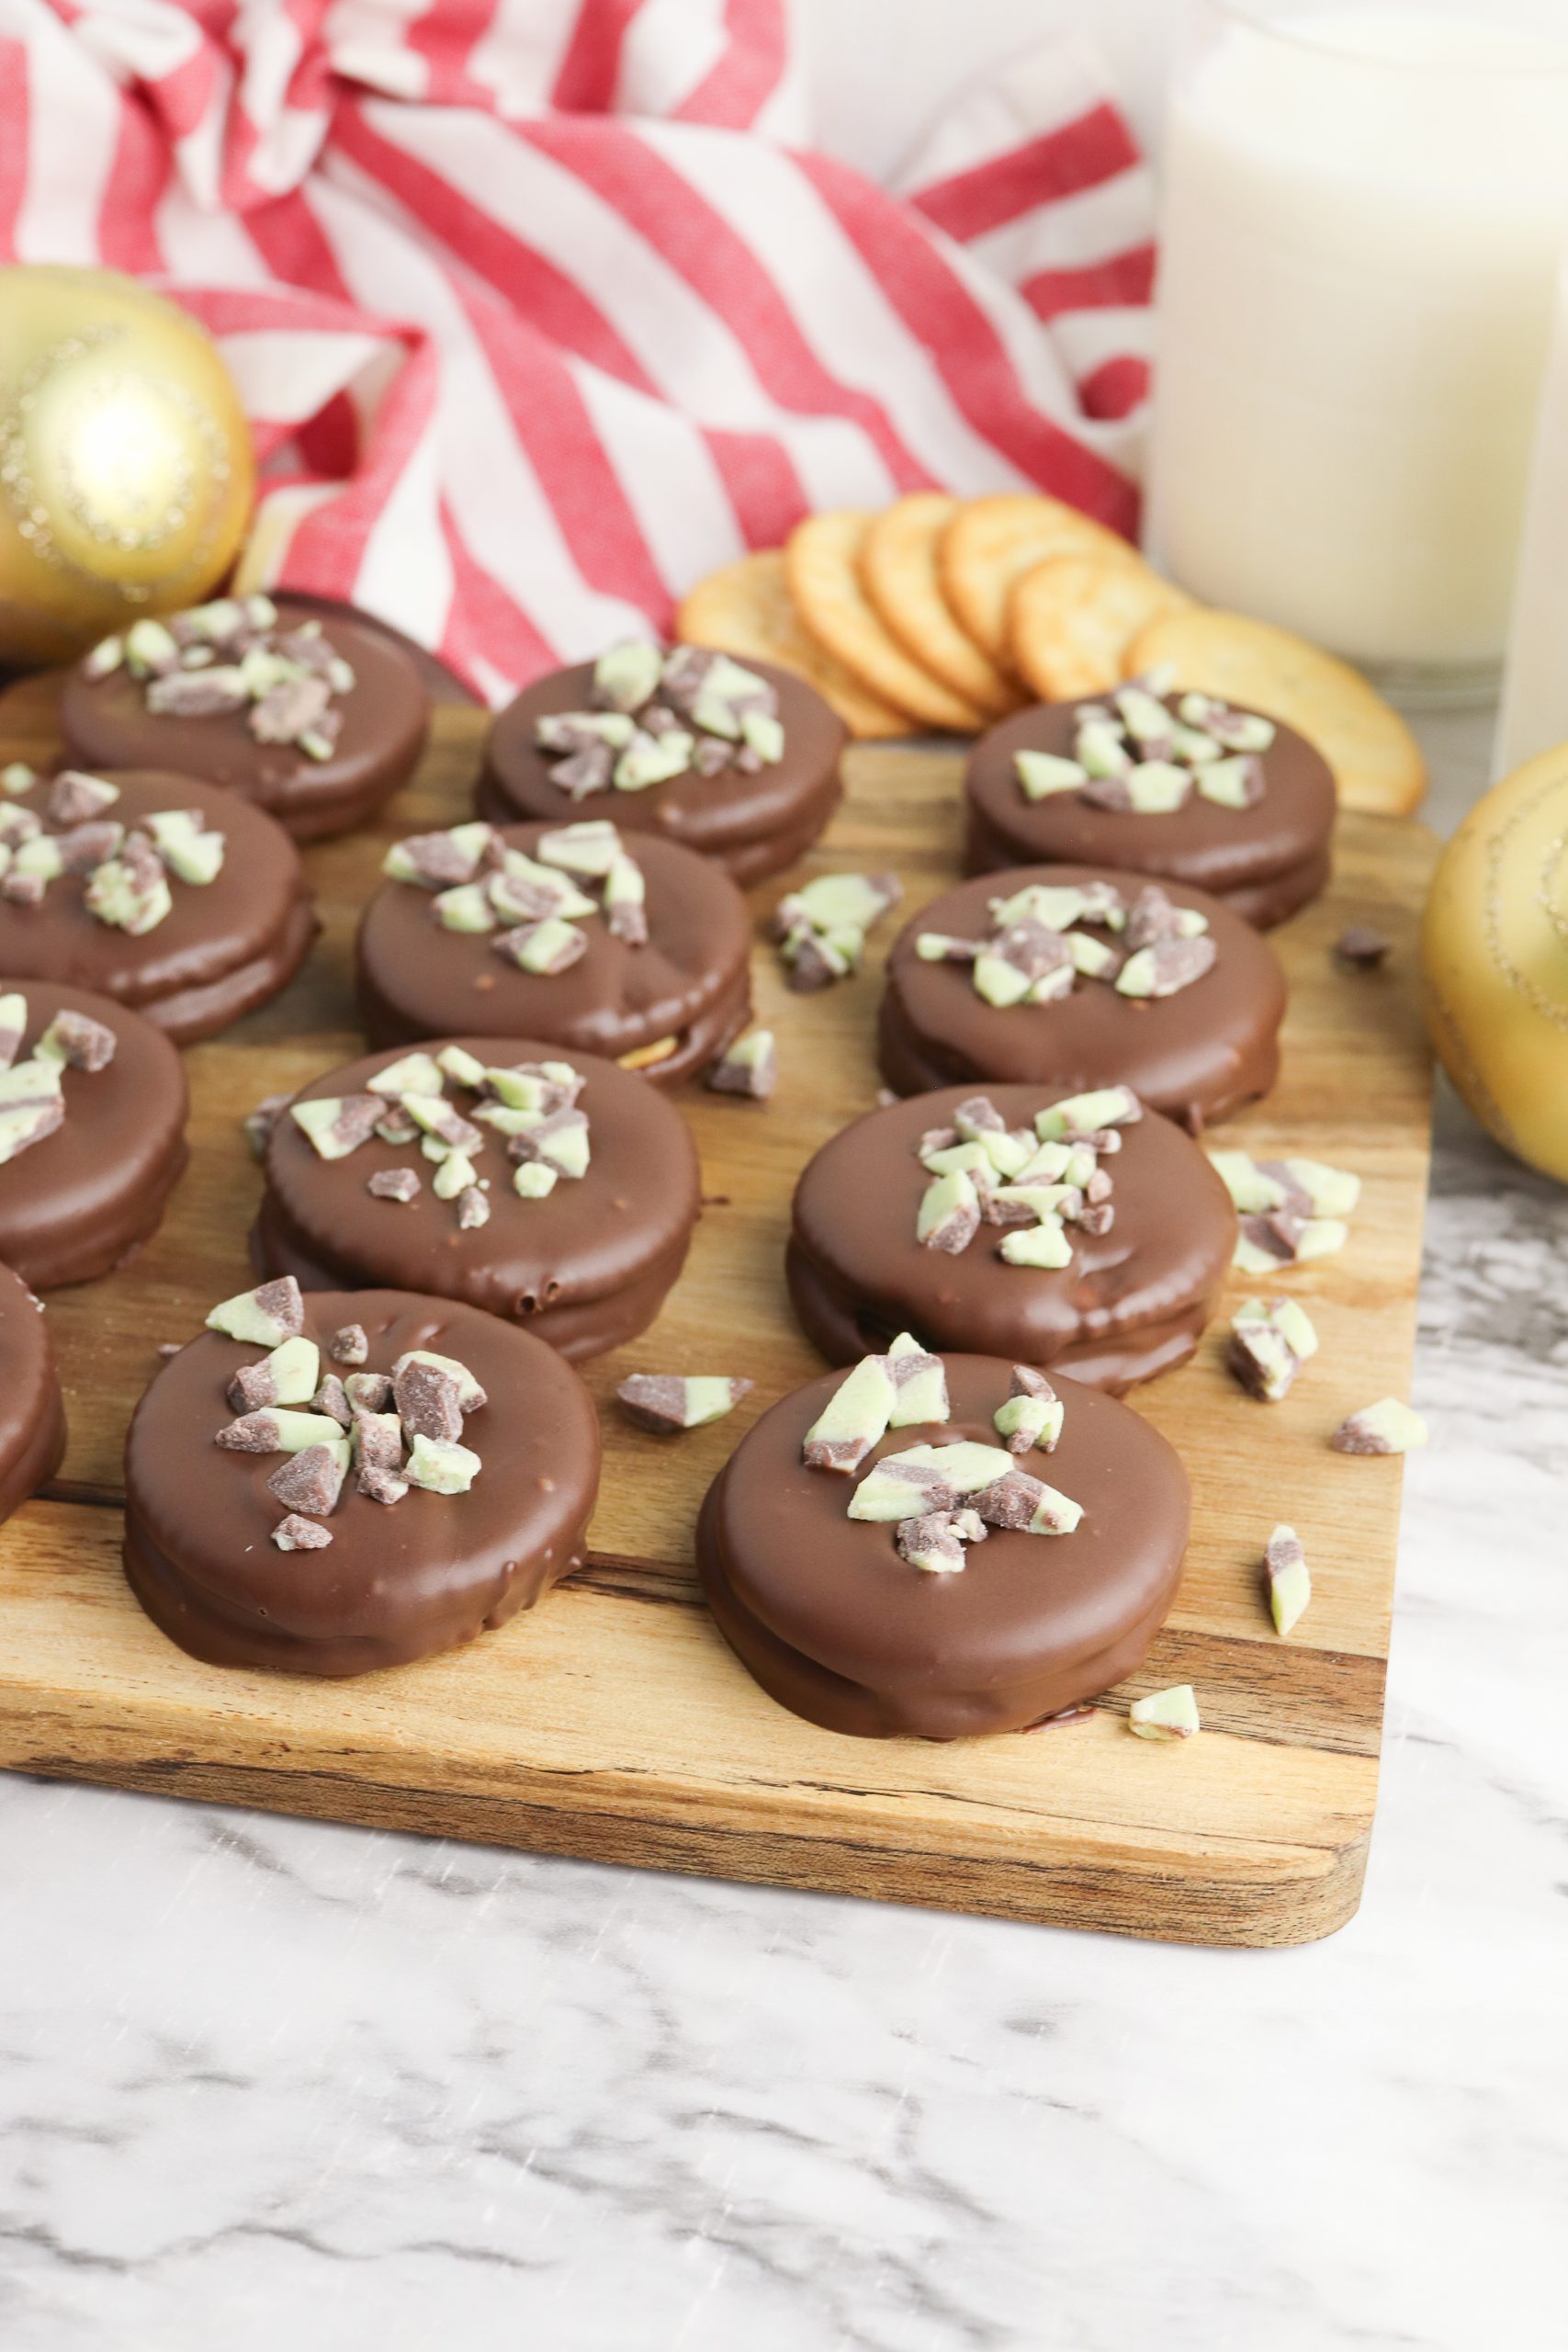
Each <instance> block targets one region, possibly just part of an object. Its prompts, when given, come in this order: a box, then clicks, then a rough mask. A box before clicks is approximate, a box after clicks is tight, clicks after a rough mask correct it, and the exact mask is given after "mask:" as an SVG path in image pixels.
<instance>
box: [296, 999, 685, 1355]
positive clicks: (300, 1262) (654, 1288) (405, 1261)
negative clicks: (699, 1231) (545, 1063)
mask: <svg viewBox="0 0 1568 2352" xmlns="http://www.w3.org/2000/svg"><path fill="white" fill-rule="evenodd" d="M441 1042H443V1043H447V1042H456V1043H457V1044H458V1045H460V1046H465V1047H466V1048H467V1049H468V1052H469V1053H472V1054H477V1055H478V1056H479V1057H480V1058H481V1059H482V1060H485V1061H493V1062H523V1061H541V1060H544V1059H546V1058H547V1057H549V1055H550V1052H551V1048H550V1047H549V1046H541V1045H539V1044H538V1043H536V1042H535V1041H532V1040H525V1039H522V1038H516V1037H509V1038H506V1039H504V1040H502V1039H497V1038H493V1037H472V1036H470V1037H460V1038H457V1040H455V1041H450V1040H443V1041H441ZM398 1058H399V1056H398V1055H396V1054H389V1053H381V1054H372V1055H370V1056H369V1057H367V1059H366V1060H364V1061H357V1062H350V1063H348V1064H347V1065H346V1066H345V1067H344V1068H343V1069H334V1070H329V1071H328V1072H327V1074H326V1075H325V1077H323V1078H318V1079H315V1080H312V1081H311V1083H310V1085H309V1086H306V1087H302V1088H301V1089H300V1092H299V1099H300V1100H302V1101H310V1100H311V1099H312V1098H314V1097H317V1096H321V1095H344V1094H358V1093H363V1092H364V1091H366V1088H367V1083H368V1081H369V1080H370V1079H372V1078H373V1077H374V1076H375V1075H376V1073H377V1072H378V1070H380V1069H385V1067H386V1066H387V1064H388V1063H389V1061H393V1060H396V1059H398ZM573 1058H574V1059H575V1061H576V1063H577V1066H578V1067H579V1068H580V1069H581V1070H582V1071H583V1072H584V1074H585V1076H586V1079H587V1084H586V1085H585V1086H584V1088H583V1090H582V1092H581V1095H580V1096H579V1097H578V1108H579V1110H581V1111H583V1112H585V1113H586V1114H587V1117H588V1123H589V1139H590V1145H591V1152H592V1156H591V1158H590V1160H589V1166H588V1173H587V1175H586V1176H583V1177H581V1178H578V1179H576V1180H573V1179H570V1178H568V1177H562V1178H561V1180H560V1181H559V1182H558V1184H557V1185H556V1188H555V1190H554V1192H553V1193H549V1194H547V1197H546V1198H545V1199H544V1200H542V1201H525V1200H520V1199H519V1198H518V1196H517V1193H515V1192H514V1191H513V1184H512V1175H513V1170H512V1163H511V1162H510V1161H509V1160H508V1159H507V1157H506V1143H505V1138H504V1137H503V1136H495V1135H494V1134H493V1131H492V1130H491V1129H489V1128H485V1129H484V1130H483V1132H484V1134H485V1135H486V1136H487V1138H489V1140H487V1142H486V1145H485V1148H484V1149H483V1150H482V1152H480V1153H479V1156H478V1158H477V1159H476V1161H475V1165H476V1167H477V1169H478V1171H479V1174H480V1175H481V1176H488V1177H489V1178H490V1180H491V1188H490V1193H489V1195H488V1197H489V1200H490V1206H491V1216H490V1222H489V1224H488V1225H483V1226H479V1227H477V1228H475V1229H474V1230H473V1231H471V1232H467V1233H465V1232H462V1231H460V1230H459V1229H458V1226H457V1209H456V1204H455V1203H453V1202H451V1201H440V1200H437V1199H436V1197H435V1195H434V1193H433V1192H432V1191H431V1189H430V1180H431V1178H432V1177H433V1176H434V1173H435V1170H434V1167H432V1165H431V1163H430V1162H429V1161H428V1160H426V1159H422V1158H421V1156H420V1151H419V1147H418V1145H417V1144H415V1145H405V1146H402V1147H400V1148H394V1147H393V1146H392V1145H390V1144H386V1143H383V1142H382V1141H381V1139H380V1137H379V1136H371V1138H370V1140H369V1142H368V1143H365V1144H361V1146H360V1148H359V1149H358V1150H357V1151H354V1152H350V1153H349V1155H348V1156H347V1158H346V1159H322V1158H321V1155H320V1153H319V1152H318V1151H317V1150H316V1149H315V1148H314V1146H313V1145H312V1144H311V1143H310V1140H309V1138H308V1137H307V1136H305V1135H304V1134H303V1133H302V1132H301V1131H300V1129H299V1126H298V1125H297V1124H296V1123H295V1121H294V1120H293V1119H291V1118H290V1117H288V1114H287V1113H285V1114H284V1116H283V1117H282V1118H280V1119H279V1120H278V1122H277V1125H276V1127H275V1128H274V1129H273V1134H272V1141H271V1143H270V1145H269V1146H268V1148H267V1156H266V1184H267V1189H266V1196H265V1199H264V1201H263V1203H262V1206H261V1213H260V1215H259V1216H258V1217H257V1219H256V1223H255V1227H254V1231H253V1233H252V1237H251V1249H252V1255H253V1257H254V1261H255V1263H256V1266H257V1268H258V1270H259V1271H260V1272H262V1273H264V1274H268V1275H270V1274H292V1275H293V1276H294V1278H295V1280H296V1281H297V1282H298V1283H299V1284H300V1286H301V1288H303V1289H307V1290H351V1289H352V1288H353V1287H354V1286H355V1283H367V1284H369V1285H371V1286H372V1287H374V1286H377V1285H378V1284H382V1283H396V1282H403V1283H409V1284H411V1285H413V1286H416V1287H417V1288H418V1289H420V1290H421V1291H425V1292H429V1293H432V1294H434V1295H436V1296H439V1297H443V1298H459V1299H463V1300H466V1301H467V1303H468V1305H469V1306H479V1307H483V1308H484V1309H486V1311H487V1312H488V1313H490V1314H491V1315H501V1316H505V1317H509V1318H511V1319H513V1320H514V1321H516V1322H519V1323H523V1324H525V1326H526V1327H527V1329H529V1330H531V1331H535V1332H536V1333H537V1334H538V1336H539V1338H540V1339H542V1340H548V1341H549V1342H550V1344H551V1346H552V1347H555V1348H558V1350H559V1351H560V1353H561V1354H562V1355H564V1356H567V1357H570V1359H571V1361H572V1362H573V1363H577V1362H579V1361H581V1359H582V1358H584V1357H587V1356H596V1355H603V1354H604V1352H605V1351H606V1350H607V1349H609V1348H615V1347H619V1346H620V1344H621V1342H622V1341H623V1340H631V1339H635V1338H636V1336H637V1333H638V1332H639V1331H643V1330H646V1329H647V1328H648V1326H649V1323H651V1322H652V1320H653V1318H654V1317H655V1316H656V1315H657V1314H658V1312H659V1309H660V1306H661V1305H662V1304H663V1301H664V1297H665V1294H666V1293H667V1292H668V1291H669V1289H670V1287H671V1283H673V1282H674V1281H675V1278H676V1276H677V1275H678V1274H679V1273H680V1271H681V1268H682V1265H683V1264H684V1262H685V1257H686V1250H687V1247H688V1245H689V1243H690V1241H691V1238H692V1228H693V1227H694V1225H695V1223H696V1219H697V1210H698V1199H699V1191H700V1178H699V1171H698V1167H697V1155H696V1150H695V1148H694V1145H693V1142H692V1138H691V1136H690V1134H689V1132H688V1130H687V1127H686V1123H685V1121H684V1120H683V1119H682V1116H681V1114H680V1113H679V1112H678V1111H675V1110H673V1109H672V1108H671V1105H670V1104H669V1103H665V1102H663V1101H661V1100H660V1096H659V1095H658V1094H657V1093H656V1092H655V1091H654V1090H653V1088H652V1087H650V1086H645V1085H644V1084H643V1082H642V1080H640V1079H639V1078H637V1077H635V1076H634V1075H633V1074H632V1073H631V1072H630V1071H628V1070H624V1069H616V1068H615V1064H614V1063H613V1062H604V1061H599V1060H596V1059H595V1058H594V1057H592V1055H589V1054H582V1055H578V1056H575V1057H573ZM448 1096H449V1099H450V1100H451V1101H452V1102H453V1103H455V1104H456V1105H457V1109H458V1110H459V1111H460V1112H462V1113H463V1114H465V1115H468V1114H469V1113H470V1112H471V1110H472V1107H473V1103H474V1099H475V1098H474V1097H473V1096H471V1095H469V1094H467V1093H465V1092H463V1091H461V1090H460V1089H458V1088H457V1087H456V1086H452V1087H449V1089H448ZM399 1167H402V1168H408V1167H413V1168H416V1169H417V1170H419V1173H420V1177H421V1180H422V1183H423V1190H422V1191H421V1193H419V1195H418V1197H417V1198H416V1199H414V1200H412V1201H411V1202H409V1203H407V1204H400V1203H398V1202H395V1201H383V1200H377V1199H374V1198H372V1196H371V1195H370V1194H369V1193H367V1191H366V1189H365V1186H366V1179H367V1177H369V1176H370V1175H372V1174H373V1173H374V1172H375V1171H376V1170H377V1169H378V1168H399Z"/></svg>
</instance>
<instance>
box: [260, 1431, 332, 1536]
mask: <svg viewBox="0 0 1568 2352" xmlns="http://www.w3.org/2000/svg"><path fill="white" fill-rule="evenodd" d="M346 1450H347V1449H346V1448H344V1449H343V1451H344V1452H346ZM266 1483H267V1488H268V1491H269V1492H270V1493H271V1494H274V1495H276V1498H277V1499H278V1501H279V1502H280V1503H282V1504H284V1505H285V1506H286V1508H287V1509H288V1510H291V1511H292V1510H299V1511H303V1512H305V1514H306V1515H307V1517H309V1518H310V1519H325V1518H326V1517H327V1516H328V1514H329V1513H330V1511H331V1510H332V1509H333V1504H334V1503H335V1502H336V1501H337V1498H338V1495H339V1493H340V1492H341V1490H342V1487H343V1465H342V1464H341V1462H340V1461H339V1459H338V1456H337V1453H335V1452H334V1451H333V1449H332V1448H331V1447H329V1446H325V1445H307V1446H303V1447H301V1449H300V1451H299V1453H291V1454H290V1455H289V1457H288V1461H287V1462H285V1463H282V1464H280V1465H279V1467H278V1468H277V1469H276V1470H275V1471H274V1472H273V1474H272V1476H271V1477H270V1478H269V1479H268V1480H267V1482H266Z"/></svg>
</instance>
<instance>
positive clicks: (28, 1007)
mask: <svg viewBox="0 0 1568 2352" xmlns="http://www.w3.org/2000/svg"><path fill="white" fill-rule="evenodd" d="M186 1107H187V1103H186V1079H185V1071H184V1069H183V1068H182V1066H181V1063H180V1057H179V1056H178V1054H177V1053H176V1052H175V1049H174V1047H173V1046H171V1045H170V1043H169V1041H168V1039H167V1037H165V1036H164V1034H163V1033H162V1031H161V1030H158V1029H154V1028H153V1027H152V1023H151V1022H148V1021H143V1020H142V1018H141V1014H140V1013H136V1012H129V1011H128V1010H127V1008H126V1007H125V1006H124V1005H122V1004H115V1003H114V1002H112V1001H110V999H109V998H107V997H103V996H96V995H94V994H93V993H92V992H91V991H90V990H89V989H73V988H65V987H62V985H61V984H60V983H58V982H56V981H52V980H49V981H37V980H28V981H26V982H23V983H21V984H20V985H18V984H17V983H15V982H12V981H9V980H0V1260H4V1261H5V1262H6V1264H7V1265H9V1266H12V1267H14V1268H15V1269H16V1271H17V1273H18V1274H19V1275H20V1276H21V1277H22V1280H23V1281H24V1282H26V1283H30V1284H31V1285H32V1287H33V1288H34V1289H35V1290H53V1289H56V1288H57V1287H58V1286H59V1285H60V1284H61V1283H84V1282H90V1281H91V1280H92V1279H93V1278H94V1276H95V1275H97V1274H107V1272H109V1270H110V1268H111V1267H113V1266H118V1265H122V1264H123V1263H124V1261H125V1260H126V1259H127V1258H129V1257H130V1256H131V1255H132V1254H133V1252H134V1251H136V1250H139V1249H140V1248H141V1244H142V1243H143V1242H144V1241H145V1240H147V1239H148V1238H149V1237H150V1236H151V1235H152V1234H153V1233H155V1232H156V1230H157V1228H158V1227H159V1225H160V1224H161V1223H162V1222H163V1216H164V1208H165V1207H166V1205H167V1204H168V1198H169V1194H170V1193H171V1192H172V1191H173V1190H174V1187H175V1182H176V1180H177V1179H178V1177H179V1175H180V1171H181V1170H182V1169H183V1168H184V1167H185V1164H186V1156H187V1155H186V1140H185V1126H186Z"/></svg>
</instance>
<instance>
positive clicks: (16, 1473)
mask: <svg viewBox="0 0 1568 2352" xmlns="http://www.w3.org/2000/svg"><path fill="white" fill-rule="evenodd" d="M39 1148H40V1149H41V1148H42V1147H41V1146H40V1147H39ZM64 1452H65V1408H64V1406H63V1405H62V1402H61V1397H60V1382H59V1379H58V1378H57V1376H56V1374H55V1369H54V1357H53V1354H52V1352H51V1349H50V1344H49V1333H48V1330H47V1329H45V1325H44V1317H43V1310H42V1308H41V1307H40V1306H39V1302H38V1300H37V1299H36V1298H35V1297H34V1296H33V1295H32V1292H31V1291H30V1290H29V1289H28V1286H27V1284H26V1283H24V1282H23V1281H22V1280H21V1279H20V1277H19V1276H18V1275H16V1274H14V1273H13V1272H11V1269H10V1267H9V1266H0V1520H3V1519H9V1518H10V1516H11V1513H12V1512H13V1511H14V1510H16V1509H17V1505H18V1503H25V1502H26V1501H27V1499H28V1496H29V1495H35V1494H37V1492H38V1490H39V1487H41V1486H42V1485H43V1483H44V1481H45V1479H47V1478H52V1477H53V1476H54V1474H55V1472H56V1471H57V1470H58V1469H59V1467H60V1464H61V1460H62V1456H63V1454H64Z"/></svg>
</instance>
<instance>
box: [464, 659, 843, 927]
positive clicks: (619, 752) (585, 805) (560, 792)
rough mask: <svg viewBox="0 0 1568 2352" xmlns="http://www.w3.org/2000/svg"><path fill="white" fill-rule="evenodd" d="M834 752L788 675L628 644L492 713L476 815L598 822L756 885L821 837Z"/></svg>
mask: <svg viewBox="0 0 1568 2352" xmlns="http://www.w3.org/2000/svg"><path fill="white" fill-rule="evenodd" d="M845 740H846V737H845V729H844V725H843V721H842V720H841V719H840V718H838V717H837V715H836V714H835V713H834V712H833V711H832V710H831V709H830V708H829V706H828V704H827V703H826V702H824V700H823V699H822V696H821V695H819V694H818V693H817V691H816V689H815V688H814V687H812V686H809V685H807V684H806V682H805V680H804V679H802V678H797V677H795V676H793V675H792V674H791V673H790V672H788V671H787V670H779V669H775V668H774V667H773V664H772V663H771V662H746V663H745V664H744V665H742V664H741V663H740V662H735V661H732V660H731V658H730V657H729V655H728V654H727V653H715V652H712V651H710V650H708V649H707V648H706V647H705V646H697V645H677V646H675V647H674V648H673V649H672V650H670V651H668V652H665V651H661V650H660V648H659V647H658V646H656V645H650V644H647V643H644V642H640V641H633V642H631V643H628V644H625V645H616V646H614V647H612V648H611V650H610V651H609V652H607V653H605V654H604V655H602V656H601V658H600V659H599V661H598V662H580V663H578V664H577V666H576V667H575V668H573V669H570V670H558V671H556V672H555V673H553V674H552V675H551V676H549V677H547V678H540V679H538V680H536V683H535V684H533V685H531V686H529V687H528V688H527V689H526V691H525V693H523V694H521V695H518V697H517V699H516V701H515V702H514V703H512V704H511V705H510V706H509V707H507V708H506V709H505V710H503V711H502V714H501V716H500V718H498V719H497V720H496V722H495V725H494V727H493V729H491V738H490V742H489V745H488V747H487V750H486V753H485V766H484V774H483V775H482V777H481V779H480V782H479V799H478V803H477V806H478V809H479V815H480V816H481V817H488V818H490V819H491V820H493V821H494V822H495V823H496V824H506V823H510V822H515V821H516V820H517V819H519V818H541V819H545V820H547V821H548V822H549V823H551V824H556V825H560V824H566V823H569V822H570V820H572V819H573V818H574V817H595V816H604V817H608V818H610V819H611V820H613V821H614V822H615V824H616V825H618V826H619V827H620V828H621V829H622V831H625V832H626V833H630V834H642V833H654V834H657V835H658V836H660V839H662V840H664V841H671V842H680V843H681V844H682V847H683V848H685V849H694V850H696V851H698V852H699V853H700V854H702V855H703V856H704V857H711V858H715V859H716V861H717V862H718V864H719V865H722V866H724V867H726V868H727V870H728V872H729V873H730V874H732V875H733V876H735V878H736V880H737V881H738V882H756V881H759V880H761V877H762V876H763V875H766V874H775V873H777V872H778V870H779V869H780V867H781V866H785V865H793V864H794V862H795V859H796V858H797V857H799V856H801V855H802V854H804V852H805V851H807V849H809V848H810V846H811V844H812V842H814V841H815V840H816V839H817V836H818V833H820V832H821V831H822V828H823V827H824V825H826V823H827V821H828V820H829V817H830V816H831V814H832V812H833V808H834V805H835V803H836V802H837V800H838V797H839V791H840V785H839V761H840V756H841V754H842V752H843V748H844V742H845Z"/></svg>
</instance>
